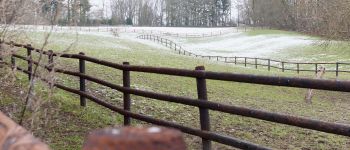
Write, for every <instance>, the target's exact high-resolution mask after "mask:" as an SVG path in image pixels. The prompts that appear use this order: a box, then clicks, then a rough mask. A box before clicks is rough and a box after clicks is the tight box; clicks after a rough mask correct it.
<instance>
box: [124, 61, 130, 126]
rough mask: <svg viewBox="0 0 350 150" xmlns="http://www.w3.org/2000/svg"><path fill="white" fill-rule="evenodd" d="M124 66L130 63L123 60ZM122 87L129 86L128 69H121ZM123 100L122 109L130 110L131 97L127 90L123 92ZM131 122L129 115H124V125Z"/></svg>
mask: <svg viewBox="0 0 350 150" xmlns="http://www.w3.org/2000/svg"><path fill="white" fill-rule="evenodd" d="M123 65H124V66H128V65H130V63H129V62H123ZM123 87H124V88H130V71H128V70H126V69H125V68H124V69H123ZM123 101H124V110H126V111H130V110H131V98H130V94H129V93H127V92H124V93H123ZM130 124H131V118H130V116H126V115H125V116H124V126H129V125H130Z"/></svg>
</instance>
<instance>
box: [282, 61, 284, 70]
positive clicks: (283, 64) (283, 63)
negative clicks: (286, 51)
mask: <svg viewBox="0 0 350 150" xmlns="http://www.w3.org/2000/svg"><path fill="white" fill-rule="evenodd" d="M282 72H284V62H282Z"/></svg>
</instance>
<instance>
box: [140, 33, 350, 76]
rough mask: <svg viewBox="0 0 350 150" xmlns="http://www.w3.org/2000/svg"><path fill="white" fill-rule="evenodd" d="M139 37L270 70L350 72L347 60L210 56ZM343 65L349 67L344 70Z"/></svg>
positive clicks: (156, 38) (182, 51) (178, 50)
mask: <svg viewBox="0 0 350 150" xmlns="http://www.w3.org/2000/svg"><path fill="white" fill-rule="evenodd" d="M137 38H139V39H145V40H150V41H154V42H157V43H160V44H162V45H164V46H166V47H168V48H170V49H172V50H175V52H176V53H178V54H180V55H186V56H193V57H197V58H204V59H208V60H214V61H220V62H225V63H231V64H235V65H237V64H240V65H244V66H245V67H247V66H253V67H255V68H256V69H258V68H259V67H264V68H266V69H267V70H268V71H271V70H272V69H277V70H280V71H282V72H285V71H294V72H297V73H298V74H299V73H300V72H315V73H317V72H318V70H319V67H321V66H323V67H326V69H327V72H332V73H335V75H336V77H338V76H339V73H350V63H345V62H335V63H327V62H317V63H309V62H289V61H280V60H274V59H267V58H255V57H237V56H235V57H224V56H209V55H199V54H195V53H193V52H190V51H188V50H185V49H184V48H183V47H182V46H181V45H179V44H177V43H175V42H174V41H172V40H169V39H165V38H162V37H160V36H156V35H140V36H138V37H137ZM341 67H344V68H348V69H344V70H342V68H341Z"/></svg>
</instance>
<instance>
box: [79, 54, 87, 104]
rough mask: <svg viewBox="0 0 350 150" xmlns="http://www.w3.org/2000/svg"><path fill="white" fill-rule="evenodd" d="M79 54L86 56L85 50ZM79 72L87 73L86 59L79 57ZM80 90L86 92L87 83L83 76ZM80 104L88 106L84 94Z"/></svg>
mask: <svg viewBox="0 0 350 150" xmlns="http://www.w3.org/2000/svg"><path fill="white" fill-rule="evenodd" d="M79 55H82V56H84V55H85V54H84V53H83V52H80V53H79ZM79 72H80V73H81V74H85V60H84V59H81V58H79ZM79 79H80V82H79V83H80V84H79V85H80V91H81V92H86V84H85V79H84V78H83V77H80V78H79ZM80 106H82V107H86V98H85V97H84V96H81V95H80Z"/></svg>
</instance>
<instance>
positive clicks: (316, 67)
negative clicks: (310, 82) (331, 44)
mask: <svg viewBox="0 0 350 150" xmlns="http://www.w3.org/2000/svg"><path fill="white" fill-rule="evenodd" d="M317 70H318V64H317V63H315V74H317V72H318V71H317Z"/></svg>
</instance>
